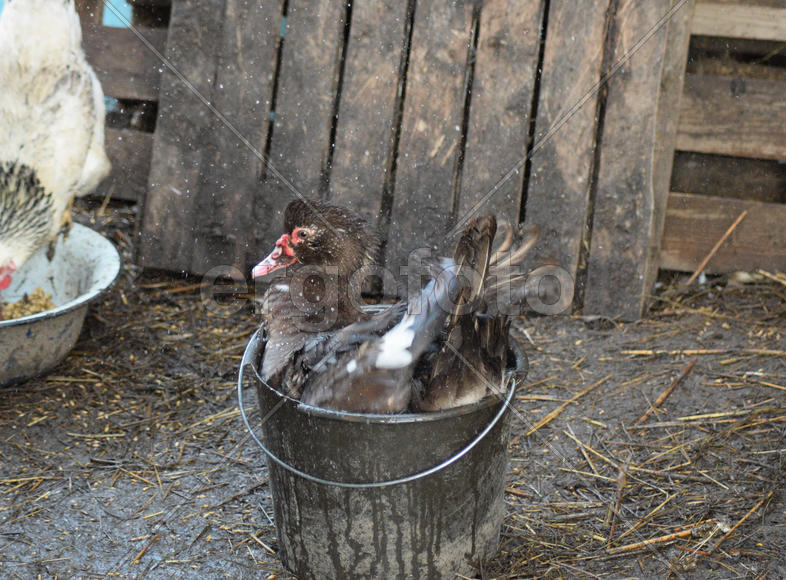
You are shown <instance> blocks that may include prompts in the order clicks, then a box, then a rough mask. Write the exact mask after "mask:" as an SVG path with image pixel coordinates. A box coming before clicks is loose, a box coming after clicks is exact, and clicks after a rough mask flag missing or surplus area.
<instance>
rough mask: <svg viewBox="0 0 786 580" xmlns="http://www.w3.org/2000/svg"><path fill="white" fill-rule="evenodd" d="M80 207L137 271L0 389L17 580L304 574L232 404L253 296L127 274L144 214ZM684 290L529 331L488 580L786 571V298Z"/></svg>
mask: <svg viewBox="0 0 786 580" xmlns="http://www.w3.org/2000/svg"><path fill="white" fill-rule="evenodd" d="M78 213H79V215H78V216H77V221H81V222H83V223H86V224H88V225H91V226H92V227H94V228H96V229H99V230H101V231H103V232H105V233H106V234H107V235H108V236H109V237H110V238H111V239H112V240H113V241H114V242H115V243H116V244H117V245H118V247H119V248H120V249H121V251H122V253H123V255H124V258H125V260H126V262H125V263H126V265H125V266H124V269H123V272H122V274H121V277H120V279H119V280H118V282H117V284H116V285H115V286H114V287H113V289H112V290H111V292H109V293H108V294H107V295H106V296H105V297H103V299H101V300H100V301H99V302H97V303H96V304H95V305H94V306H92V307H91V309H90V312H89V314H88V317H87V321H86V324H85V327H84V329H83V331H82V334H81V336H80V339H79V342H78V344H77V345H76V348H75V349H74V351H73V352H72V353H71V354H70V355H69V357H68V358H67V359H66V360H65V361H64V362H63V363H62V364H60V365H59V366H58V367H57V368H56V369H54V370H53V371H52V372H51V373H50V374H48V375H47V376H45V377H41V378H38V379H35V380H31V381H29V382H27V383H25V384H22V385H17V386H14V387H8V388H5V389H3V390H2V392H0V577H3V578H25V579H28V578H36V577H41V578H92V577H119V578H200V579H208V578H260V577H263V578H264V577H271V578H272V577H279V578H285V577H288V574H287V572H286V571H285V570H284V569H283V568H282V566H281V564H280V562H279V560H278V558H277V557H276V549H277V541H276V533H275V527H274V526H273V523H272V521H271V519H270V517H269V515H270V514H272V506H271V499H270V491H269V489H268V485H267V478H266V468H265V465H264V459H263V455H262V452H261V451H259V450H258V449H257V448H256V447H255V446H254V444H253V442H252V441H251V440H250V438H249V436H248V435H247V433H246V431H245V429H244V427H243V425H242V423H241V420H240V416H239V413H238V408H237V401H236V398H235V380H236V373H237V367H238V363H239V360H240V357H241V355H242V351H243V348H244V346H245V343H246V341H247V340H248V338H249V336H250V334H251V333H252V332H253V331H254V330H255V328H256V326H257V318H258V317H257V315H256V313H255V312H254V303H253V301H252V300H251V299H250V297H249V296H241V297H239V298H238V299H237V300H236V301H235V302H232V303H230V304H228V305H227V306H226V307H217V306H216V305H215V303H209V302H206V301H205V300H203V298H202V297H201V295H200V284H199V282H200V281H199V280H198V279H192V278H185V277H177V276H174V275H171V274H163V273H154V272H141V271H140V270H139V269H138V268H136V267H135V266H132V265H130V264H131V261H130V255H131V251H132V249H133V248H132V246H133V241H132V240H133V236H132V234H131V232H132V231H133V221H134V218H135V215H134V209H133V207H125V206H120V205H118V206H116V207H110V208H109V209H108V210H102V209H101V208H96V207H89V208H87V207H86V206H83V207H82V208H81V210H80V211H79V212H78ZM677 288H678V287H677V285H676V282H675V281H674V280H668V279H667V280H665V284H664V285H663V286H662V287H661V288H660V289H659V290H658V296H657V297H656V299H655V301H654V307H653V310H652V312H651V313H650V315H649V316H648V318H647V319H645V320H643V321H641V322H639V323H635V324H622V323H617V322H613V321H607V320H591V319H584V318H582V317H579V316H575V317H568V316H561V317H531V318H526V319H520V320H517V322H516V328H515V336H516V338H517V339H519V340H521V341H522V342H524V343H525V345H526V347H527V350H528V353H529V355H530V366H531V368H530V373H529V376H528V377H527V380H526V382H525V383H524V384H523V385H521V387H520V388H519V391H518V395H517V401H516V409H517V418H516V419H515V421H514V432H513V442H512V443H511V446H510V468H509V471H508V484H507V493H506V498H505V499H506V503H507V506H508V510H507V516H506V519H505V524H504V527H503V530H502V544H501V546H500V550H499V553H498V555H497V557H496V558H495V559H494V560H492V561H489V562H484V563H483V564H482V566H481V567H480V568H479V570H478V574H477V577H479V578H480V577H483V578H529V577H538V578H623V577H631V578H690V579H694V578H695V579H699V578H784V577H786V556H784V554H786V494H785V493H784V483H785V481H786V341H784V336H785V335H786V286H784V285H781V284H778V283H776V282H773V281H768V280H763V281H760V282H757V283H753V284H748V285H745V286H740V285H736V284H734V283H733V282H732V281H730V280H729V279H727V278H716V279H712V280H710V281H709V282H708V283H707V284H705V285H704V286H694V287H693V289H692V290H691V291H678V290H677ZM645 414H647V416H646V417H644V419H643V420H642V421H639V419H640V418H641V417H642V416H644V415H645ZM637 423H638V424H637Z"/></svg>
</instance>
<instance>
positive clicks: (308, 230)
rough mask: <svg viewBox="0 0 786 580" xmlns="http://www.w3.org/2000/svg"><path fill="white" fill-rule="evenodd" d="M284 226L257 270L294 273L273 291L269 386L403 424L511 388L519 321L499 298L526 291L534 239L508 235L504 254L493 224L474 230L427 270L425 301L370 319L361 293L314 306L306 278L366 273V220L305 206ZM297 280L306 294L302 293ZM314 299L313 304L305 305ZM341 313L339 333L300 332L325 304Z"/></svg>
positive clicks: (268, 307)
mask: <svg viewBox="0 0 786 580" xmlns="http://www.w3.org/2000/svg"><path fill="white" fill-rule="evenodd" d="M284 222H285V224H284V233H283V234H282V235H281V237H280V238H279V239H278V240H277V241H276V244H275V247H274V249H273V251H271V252H270V254H268V256H266V257H265V259H264V260H262V261H261V262H260V263H259V264H257V265H256V266H255V267H254V268H253V270H252V276H254V277H260V276H266V275H268V274H269V273H271V272H272V271H275V270H278V269H280V268H287V270H289V272H288V274H287V278H285V280H287V281H285V282H283V283H282V282H272V283H271V286H270V287H269V289H268V290H267V292H266V293H265V296H264V297H263V309H262V312H263V316H262V327H263V329H264V331H265V338H266V348H265V352H264V354H263V357H262V362H261V371H260V375H261V377H262V379H263V380H265V381H266V382H268V384H269V385H270V386H272V387H273V388H276V389H277V390H279V391H281V392H284V393H285V394H287V395H288V396H290V397H293V398H296V399H298V400H300V401H301V402H302V403H305V404H308V405H313V406H317V407H322V408H326V409H333V410H338V411H346V412H358V413H400V412H405V411H408V410H409V411H414V412H428V411H438V410H442V409H446V408H452V407H456V406H461V405H467V404H471V403H474V402H476V401H479V400H481V399H483V398H484V397H486V396H487V395H489V394H493V393H495V392H496V390H497V389H498V387H499V386H504V384H506V380H509V378H510V376H509V373H507V371H506V367H507V366H508V365H507V363H508V359H509V352H508V342H507V336H508V328H509V324H510V320H509V319H510V317H509V316H508V315H506V314H504V313H503V312H502V311H501V310H503V309H500V308H499V307H498V305H497V304H496V303H495V300H496V299H497V298H498V296H499V293H500V292H499V290H500V289H502V288H505V287H506V286H509V285H510V284H511V283H516V282H517V281H518V280H517V278H516V276H514V275H512V274H511V272H512V271H513V270H514V266H515V264H517V263H518V262H520V260H521V259H522V257H523V255H525V254H526V252H527V251H528V249H529V248H530V247H531V245H532V243H533V241H532V236H522V235H521V234H520V233H519V235H518V236H517V235H515V234H514V229H513V228H511V227H506V234H505V237H504V239H503V240H502V243H501V244H500V245H499V247H498V248H497V249H496V250H495V249H494V240H495V235H496V230H497V222H496V218H495V217H494V216H483V217H479V218H474V219H472V220H470V222H469V223H468V225H467V226H466V228H465V229H464V231H463V233H462V235H461V237H460V239H459V240H458V242H457V244H456V248H455V251H454V253H453V256H452V257H450V258H447V257H442V258H437V259H432V260H426V261H425V263H424V269H425V274H426V276H425V277H426V279H427V282H426V284H425V285H424V286H423V287H422V289H421V290H420V292H419V293H415V294H413V295H412V296H410V297H408V299H406V300H402V301H399V302H397V303H395V304H393V305H391V306H389V307H388V308H386V309H383V310H382V311H381V312H379V313H378V314H375V315H370V314H368V313H367V312H365V311H364V310H363V309H362V308H358V307H357V305H358V304H359V299H360V286H359V285H358V284H357V283H354V284H352V283H350V284H348V285H342V284H341V283H337V284H335V285H336V287H337V288H341V289H342V290H343V292H341V291H340V292H338V297H336V296H334V297H333V300H328V301H325V302H323V301H322V299H319V300H315V299H314V295H313V290H311V289H309V283H308V280H309V278H308V276H304V275H303V274H302V272H303V271H304V270H307V269H308V268H316V269H317V270H321V271H327V270H330V271H332V272H334V275H335V278H336V279H337V280H347V279H352V278H353V277H352V272H353V270H354V271H355V272H356V271H361V272H365V271H368V269H369V268H370V267H372V266H373V265H374V256H375V255H376V248H377V245H376V243H377V242H378V239H379V238H378V236H376V235H375V234H372V233H370V231H369V228H368V226H367V225H366V224H365V223H364V220H362V218H360V217H359V216H357V215H356V214H354V213H353V212H351V211H350V210H348V209H346V208H339V207H338V206H333V205H330V204H324V203H323V202H306V201H303V200H299V201H296V202H292V204H290V206H288V207H287V209H286V211H285V220H284ZM304 233H305V236H304ZM523 237H524V238H526V241H522V238H523ZM514 240H515V241H516V247H515V250H514V251H512V252H511V251H509V249H510V247H511V246H513V244H514ZM321 248H322V249H321ZM327 248H330V250H329V251H328V250H327ZM364 250H368V251H364ZM314 272H316V270H312V275H313V273H314ZM296 279H301V280H304V281H305V283H302V282H301V283H300V284H298V285H297V287H295V286H293V283H294V280H296ZM301 286H303V287H304V288H305V289H303V290H301ZM319 287H320V288H323V287H324V285H319ZM293 288H294V289H295V292H294V293H293ZM309 292H311V293H312V296H311V299H309V300H306V301H302V298H303V296H301V294H303V295H304V296H305V295H307V294H309ZM298 299H300V300H301V303H300V304H299V305H296V304H295V303H296V302H298ZM342 302H343V303H342ZM334 303H335V304H336V306H335V310H336V312H337V313H338V312H341V313H343V314H341V315H337V316H335V317H334V318H333V319H331V323H330V325H324V326H323V327H322V328H319V327H313V326H312V327H308V325H305V326H304V325H302V324H293V323H292V321H293V320H295V319H296V317H300V320H303V319H304V318H305V319H308V316H309V315H311V314H312V312H311V311H310V310H309V309H308V307H304V306H307V305H311V307H312V308H313V305H315V304H319V305H320V306H321V307H322V309H323V311H324V309H325V308H332V307H328V304H334ZM350 305H352V306H353V307H352V308H350ZM282 314H283V315H282Z"/></svg>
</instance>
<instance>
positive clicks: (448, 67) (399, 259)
mask: <svg viewBox="0 0 786 580" xmlns="http://www.w3.org/2000/svg"><path fill="white" fill-rule="evenodd" d="M472 25H473V18H472V5H471V3H468V2H460V1H458V2H457V1H453V2H445V3H442V2H426V3H418V5H417V8H416V10H415V19H414V22H413V30H412V47H411V50H410V61H409V71H408V76H407V88H406V90H407V94H406V99H405V101H404V113H403V118H402V128H401V138H400V141H399V151H398V161H397V163H398V164H397V172H396V186H395V191H394V198H393V211H392V214H391V222H390V229H389V233H388V238H387V246H386V267H387V268H388V269H389V270H390V271H391V272H393V274H394V275H396V276H398V275H399V272H400V270H399V266H401V265H402V264H406V262H407V255H408V254H409V252H410V251H412V250H414V249H416V248H423V247H429V248H432V249H434V250H439V249H440V248H441V247H443V245H444V243H445V236H446V234H447V232H448V230H449V228H450V226H451V225H452V224H451V222H452V216H453V193H452V191H453V187H454V186H455V180H456V173H457V164H458V159H459V155H460V153H461V151H460V149H461V124H462V120H463V113H464V101H465V96H466V95H465V74H466V69H467V55H468V50H467V49H468V45H469V43H470V41H471V30H472Z"/></svg>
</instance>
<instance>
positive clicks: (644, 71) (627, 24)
mask: <svg viewBox="0 0 786 580" xmlns="http://www.w3.org/2000/svg"><path fill="white" fill-rule="evenodd" d="M677 6H682V8H681V9H678V10H677V11H676V13H674V15H673V16H672V17H671V18H670V19H669V20H668V21H667V23H666V24H665V25H664V26H663V27H662V28H660V29H659V30H657V29H653V27H654V26H655V25H656V23H657V22H658V21H659V20H660V19H662V18H663V17H664V16H665V15H666V14H667V13H668V12H669V11H670V10H671V9H672V8H673V7H677ZM691 8H692V5H691V4H690V3H683V4H678V3H677V2H671V1H669V0H658V1H655V2H652V1H647V2H644V1H643V0H621V1H620V2H619V5H618V8H617V12H616V15H615V24H614V32H613V37H612V39H613V47H614V54H616V55H623V54H625V53H626V52H627V51H629V50H631V49H632V48H633V47H634V45H636V43H637V42H639V41H640V39H643V38H645V37H646V35H648V34H652V36H650V37H649V39H648V40H647V41H646V42H644V43H643V44H640V45H639V48H638V50H637V51H636V52H635V54H633V56H632V58H631V59H630V60H629V61H628V62H627V63H626V64H625V65H624V66H623V68H622V69H620V70H619V71H618V73H617V74H615V75H613V76H612V77H611V78H610V79H609V84H608V97H607V100H606V112H605V116H604V119H603V123H604V124H603V132H602V140H601V143H600V147H601V151H600V162H599V166H598V173H597V192H596V197H595V208H594V213H593V218H592V238H591V246H590V254H589V259H588V263H587V282H586V290H585V295H584V313H585V314H597V315H602V316H608V317H611V318H616V317H619V318H622V319H637V318H639V317H640V316H641V314H642V312H643V310H644V308H645V306H646V304H647V300H648V296H649V294H650V291H651V288H652V285H653V283H654V282H655V277H656V275H657V271H658V255H659V245H660V239H661V233H662V228H663V219H664V216H665V209H666V197H667V195H668V187H669V177H670V175H671V160H672V159H673V156H674V141H675V135H676V125H677V115H676V111H677V110H678V109H677V102H678V100H679V95H680V93H681V91H682V86H681V85H682V79H683V77H684V70H685V63H686V61H687V52H688V39H689V36H690V34H689V23H690V17H691ZM655 30H657V31H655Z"/></svg>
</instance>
